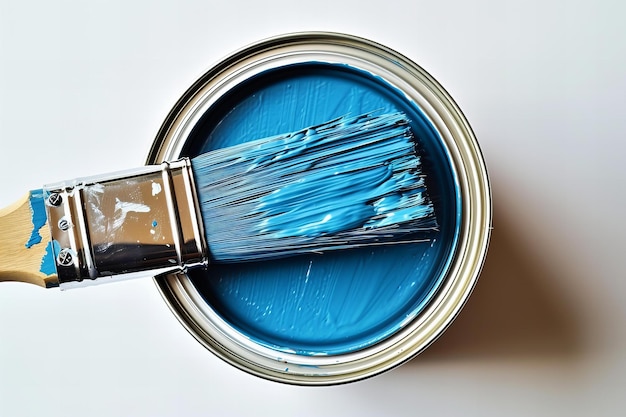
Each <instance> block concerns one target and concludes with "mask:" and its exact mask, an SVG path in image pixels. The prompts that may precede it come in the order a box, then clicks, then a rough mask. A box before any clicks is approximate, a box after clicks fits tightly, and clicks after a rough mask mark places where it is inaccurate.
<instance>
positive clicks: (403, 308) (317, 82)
mask: <svg viewBox="0 0 626 417" xmlns="http://www.w3.org/2000/svg"><path fill="white" fill-rule="evenodd" d="M370 111H380V112H383V113H387V112H394V111H402V112H404V113H406V114H407V116H408V118H409V120H411V129H412V131H413V132H414V134H415V136H416V137H417V139H418V142H419V144H420V151H421V152H420V154H421V156H422V159H421V163H422V166H423V169H424V172H425V173H426V175H427V180H426V181H427V184H426V185H427V188H428V192H429V195H430V196H431V198H432V200H433V204H434V207H435V213H436V216H437V221H438V224H439V230H438V231H434V232H428V233H426V234H425V236H424V237H427V238H429V239H430V242H429V243H412V244H401V245H388V246H380V247H370V248H362V249H351V250H347V251H334V252H328V253H325V254H323V255H302V256H297V257H294V258H289V259H282V260H273V261H265V262H250V263H245V264H224V265H212V266H211V267H210V268H209V269H208V270H207V271H202V270H200V271H192V272H191V273H190V277H191V279H192V280H193V282H194V285H195V286H196V287H197V288H198V290H199V291H200V292H201V294H203V296H204V297H205V300H206V302H207V303H208V304H209V305H210V306H211V307H212V308H213V309H214V310H215V311H216V312H217V313H218V314H219V315H220V316H221V317H222V318H224V320H226V321H227V322H229V323H230V324H231V326H233V327H234V328H236V329H237V330H238V331H239V332H241V333H242V334H244V335H245V336H247V337H249V338H250V339H253V340H255V341H257V342H258V343H259V344H262V345H265V346H268V347H271V348H274V349H277V350H282V351H285V352H294V351H295V352H297V353H299V354H303V355H324V354H341V353H346V352H352V351H355V350H358V349H360V348H363V347H366V346H370V345H372V344H373V343H376V342H378V341H380V340H383V339H385V338H386V337H388V336H389V335H391V334H393V333H394V332H396V331H397V330H398V329H399V328H401V327H402V326H403V325H404V323H406V322H407V321H408V320H410V319H411V318H413V317H415V316H416V315H417V314H419V312H420V311H421V310H422V309H423V307H424V305H426V304H427V303H428V301H429V299H430V298H431V297H432V295H433V294H434V293H435V292H436V290H437V288H438V285H439V283H440V281H441V277H442V276H443V273H445V271H446V269H447V268H448V265H449V263H450V261H451V259H452V254H453V252H454V247H455V244H456V239H457V235H458V231H459V224H460V216H461V213H460V208H459V205H458V204H457V201H458V200H459V198H460V197H459V190H458V187H457V186H456V182H455V177H454V174H453V172H452V170H451V168H450V161H449V158H448V155H447V153H446V151H445V149H444V147H443V146H442V145H441V140H440V138H439V136H438V134H437V132H436V131H435V129H434V128H433V127H432V125H431V123H430V122H429V121H428V120H427V118H426V117H425V116H424V114H423V113H422V112H421V111H420V109H419V108H418V107H417V106H416V105H415V103H412V102H410V101H408V100H407V99H406V97H405V96H404V95H403V94H402V92H398V91H396V90H395V89H394V88H392V87H391V86H389V85H387V84H385V83H384V82H383V81H382V80H380V79H378V78H375V77H372V76H371V75H369V74H365V73H362V72H360V71H358V70H354V69H351V68H349V67H346V66H336V65H327V64H316V63H311V64H305V65H298V66H291V67H286V68H284V69H280V70H274V71H272V72H269V73H266V74H261V75H260V76H258V77H256V78H255V79H253V80H250V81H249V82H246V83H245V84H243V85H241V86H239V87H237V88H236V89H234V90H233V91H232V93H230V94H229V95H228V96H227V97H224V98H223V99H222V100H220V101H219V102H217V103H216V104H215V105H214V106H212V108H211V110H210V111H209V112H208V113H207V114H206V115H205V116H204V118H203V120H202V121H201V122H199V123H198V125H197V127H196V129H195V131H194V132H193V134H192V139H190V141H189V143H188V145H189V146H188V149H186V151H185V153H186V154H187V155H191V156H193V155H198V154H200V153H203V152H206V151H210V150H214V149H218V148H224V147H228V146H233V145H236V144H240V143H243V142H249V141H251V140H254V139H258V138H260V137H268V136H273V135H278V134H281V133H284V132H292V131H297V130H300V129H303V128H304V127H307V126H311V125H316V124H320V123H323V122H325V121H328V120H332V119H334V118H337V117H340V116H343V115H345V114H353V115H356V114H363V113H367V112H370Z"/></svg>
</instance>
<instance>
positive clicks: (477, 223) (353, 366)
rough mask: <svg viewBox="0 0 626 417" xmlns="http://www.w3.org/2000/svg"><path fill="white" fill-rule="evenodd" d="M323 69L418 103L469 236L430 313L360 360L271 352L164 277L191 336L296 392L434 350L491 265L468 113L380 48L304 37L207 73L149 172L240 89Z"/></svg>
mask: <svg viewBox="0 0 626 417" xmlns="http://www.w3.org/2000/svg"><path fill="white" fill-rule="evenodd" d="M303 60H308V61H311V60H321V61H324V62H334V63H346V64H349V65H353V66H356V67H358V68H361V69H364V70H366V71H368V72H371V73H372V74H374V75H375V76H378V77H383V78H385V80H386V81H388V82H389V83H391V84H392V85H394V86H395V87H396V88H399V89H400V90H402V91H403V92H404V93H405V94H407V95H408V96H410V99H411V100H414V101H415V102H416V103H417V104H418V105H419V106H420V107H421V108H422V110H424V111H425V112H426V114H427V115H428V116H429V118H430V119H431V121H432V123H433V124H434V125H435V127H436V129H437V130H438V132H439V134H440V135H441V137H442V140H443V142H445V143H444V145H445V147H446V149H447V152H448V155H449V158H450V163H451V165H452V168H453V170H454V172H455V175H456V181H457V186H458V192H459V193H460V195H461V202H462V208H461V210H460V213H461V217H462V218H461V221H460V223H461V227H460V231H459V236H458V242H457V246H456V248H455V252H454V256H453V257H452V259H451V262H450V265H449V267H448V269H447V273H446V276H445V277H444V279H443V282H442V284H441V287H440V288H439V290H438V291H437V293H436V295H435V296H434V297H433V298H432V299H431V300H430V301H429V304H428V305H427V306H426V308H425V309H424V310H423V311H422V312H421V313H420V314H419V315H418V316H417V317H413V318H410V320H408V321H407V324H406V325H405V326H404V327H403V328H402V329H400V330H399V331H398V332H397V333H396V334H394V335H393V336H392V337H389V338H388V339H385V340H383V341H381V342H379V343H376V344H375V345H374V346H371V347H367V348H365V349H362V350H359V351H357V352H351V353H346V354H342V355H333V356H330V357H328V356H327V357H316V356H311V357H308V356H302V355H296V354H289V353H286V354H285V353H280V354H278V353H277V352H274V351H272V350H271V349H268V348H266V347H262V346H256V345H255V344H254V343H252V342H249V341H246V340H245V338H241V337H239V336H238V335H237V334H236V332H232V331H231V330H230V329H229V326H228V324H227V323H224V322H223V320H221V318H220V317H219V316H218V315H216V314H214V313H213V312H212V311H211V310H210V309H207V308H206V306H204V305H203V304H204V302H203V299H202V296H201V295H200V294H199V293H198V292H197V290H196V289H195V287H194V285H193V283H192V282H191V281H190V279H189V278H188V277H187V276H186V275H184V274H179V275H169V276H166V277H157V278H155V282H156V284H157V287H158V288H159V290H160V292H161V294H162V296H163V298H164V299H165V300H166V302H167V304H168V305H169V307H170V308H171V310H172V311H173V312H174V314H175V315H176V317H177V318H178V319H179V320H180V322H181V323H182V324H183V325H184V326H185V328H186V329H187V330H188V331H189V332H190V333H191V334H192V335H193V336H194V337H195V338H196V339H197V340H198V341H199V342H200V343H202V344H203V345H204V346H205V347H206V348H207V349H209V350H210V351H211V352H213V353H214V354H216V355H217V356H218V357H220V358H221V359H223V360H225V361H226V362H228V363H230V364H232V365H234V366H235V367H237V368H239V369H242V370H243V371H246V372H248V373H251V374H254V375H257V376H259V377H262V378H265V379H269V380H274V381H278V382H283V383H291V384H296V385H331V384H339V383H346V382H351V381H356V380H360V379H363V378H367V377H370V376H373V375H376V374H379V373H381V372H384V371H387V370H389V369H391V368H394V367H395V366H398V365H400V364H402V363H404V362H406V361H408V360H410V359H411V358H412V357H414V356H415V355H417V354H419V353H420V352H422V351H423V350H424V349H425V348H426V347H428V346H429V345H430V344H431V343H432V342H433V341H434V340H435V339H436V338H437V337H438V336H440V335H441V334H442V333H443V331H444V330H445V329H446V328H447V327H448V325H449V324H450V323H451V322H452V321H453V320H454V318H455V317H456V315H457V314H458V313H459V311H460V310H461V308H462V307H463V305H464V304H465V302H466V301H467V299H468V297H469V295H470V293H471V291H472V289H473V288H474V285H475V283H476V280H477V279H478V276H479V274H480V270H481V268H482V265H483V262H484V259H485V257H486V252H487V247H488V243H489V237H490V232H491V219H492V204H491V191H490V185H489V180H488V175H487V170H486V166H485V162H484V160H483V157H482V153H481V151H480V147H479V145H478V142H477V140H476V138H475V136H474V134H473V132H472V129H471V127H470V125H469V123H468V122H467V120H466V118H465V117H464V115H463V113H462V112H461V110H460V109H459V107H458V106H457V105H456V103H455V102H454V100H453V99H452V98H451V96H450V95H449V94H448V93H447V92H446V91H445V90H444V89H443V87H442V86H441V85H440V84H439V83H438V82H437V81H436V80H435V79H434V78H433V77H432V76H430V74H428V73H427V72H426V71H425V70H423V69H422V68H421V67H420V66H418V65H417V64H415V63H413V62H412V61H411V60H409V59H407V58H406V57H404V56H402V55H401V54H399V53H397V52H395V51H393V50H391V49H389V48H387V47H384V46H382V45H379V44H377V43H375V42H372V41H369V40H366V39H363V38H358V37H354V36H351V35H345V34H337V33H326V32H306V33H295V34H287V35H281V36H277V37H273V38H270V39H267V40H264V41H261V42H258V43H255V44H253V45H251V46H248V47H245V48H243V49H241V50H239V51H237V52H235V53H233V54H232V55H230V56H228V57H227V58H225V59H223V60H222V61H220V62H219V63H218V64H216V65H215V66H213V67H212V68H211V69H209V70H208V71H207V72H206V73H205V74H204V75H203V76H201V77H200V78H199V79H198V80H197V81H196V82H195V83H194V84H193V85H192V86H191V87H190V88H189V89H188V90H187V92H185V94H184V95H183V96H182V97H181V98H180V100H179V101H178V102H177V103H176V105H175V106H174V107H173V109H172V110H171V112H170V114H169V115H168V116H167V118H166V119H165V121H164V123H163V125H162V127H161V129H160V131H159V132H158V134H157V136H156V138H155V141H154V142H153V146H152V148H151V150H150V152H149V156H148V159H147V163H158V162H161V161H163V160H171V159H175V158H177V157H179V156H180V153H181V152H182V149H183V147H184V145H185V142H186V140H187V138H188V137H189V135H190V132H191V130H192V129H193V128H194V126H195V124H196V123H197V122H198V120H199V119H200V118H201V117H202V115H203V113H204V112H205V111H206V110H207V109H208V108H210V107H211V106H212V105H213V104H214V103H215V102H216V101H217V100H218V99H219V98H220V97H221V96H222V95H223V94H225V93H226V92H228V91H229V90H230V89H231V88H232V87H233V86H236V85H237V84H239V83H240V82H242V80H245V79H248V78H249V77H252V76H254V75H256V74H260V73H262V72H264V71H267V70H268V69H272V68H275V67H277V66H283V65H288V64H292V63H298V62H302V61H303Z"/></svg>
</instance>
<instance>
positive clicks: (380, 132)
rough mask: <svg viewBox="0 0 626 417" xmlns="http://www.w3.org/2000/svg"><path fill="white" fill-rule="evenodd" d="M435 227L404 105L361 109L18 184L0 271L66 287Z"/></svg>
mask: <svg viewBox="0 0 626 417" xmlns="http://www.w3.org/2000/svg"><path fill="white" fill-rule="evenodd" d="M436 227H437V222H436V219H435V214H434V209H433V205H432V202H431V201H430V199H429V197H428V195H427V191H426V185H425V181H424V175H423V173H422V170H421V162H420V157H419V155H418V152H417V144H416V139H415V137H414V135H413V134H412V131H411V128H410V125H409V121H408V120H407V118H406V115H404V114H403V113H400V112H395V113H384V114H364V115H360V116H356V117H340V118H337V119H334V120H331V121H328V122H326V123H323V124H320V125H317V126H312V127H309V128H305V129H302V130H300V131H297V132H292V133H288V134H284V135H279V136H274V137H270V138H264V139H259V140H255V141H251V142H247V143H243V144H241V145H237V146H233V147H229V148H224V149H218V150H215V151H211V152H208V153H205V154H202V155H199V156H197V157H194V158H192V159H189V158H183V159H181V160H178V161H173V162H165V163H163V164H161V165H155V166H146V167H141V168H137V169H134V170H129V171H125V172H118V173H113V174H107V175H100V176H97V177H90V178H81V179H76V180H72V181H66V182H61V183H56V184H51V185H48V186H46V187H44V188H43V189H40V190H35V191H31V192H30V193H29V194H28V195H27V196H25V197H24V198H23V199H22V200H21V201H19V202H17V203H16V204H14V205H13V206H11V207H8V208H5V209H3V210H0V248H2V249H1V250H0V280H2V281H22V282H28V283H33V284H37V285H40V286H44V287H56V286H61V288H70V287H73V286H81V285H86V284H90V283H100V282H108V281H112V280H117V279H120V278H129V277H134V276H157V275H160V274H166V273H174V272H180V271H185V270H186V269H187V268H192V267H202V266H205V267H206V266H207V265H209V264H210V263H218V262H219V263H237V262H248V261H263V260H267V259H276V258H281V257H286V256H295V255H301V254H307V253H322V252H326V251H330V250H346V249H352V248H357V247H363V246H368V245H381V244H393V243H400V242H411V241H415V240H416V237H415V236H416V233H418V232H422V231H427V230H433V229H435V228H436Z"/></svg>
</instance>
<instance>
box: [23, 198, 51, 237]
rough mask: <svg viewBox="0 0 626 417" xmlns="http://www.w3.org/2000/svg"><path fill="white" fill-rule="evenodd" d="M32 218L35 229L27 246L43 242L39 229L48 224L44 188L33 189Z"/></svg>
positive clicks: (30, 199)
mask: <svg viewBox="0 0 626 417" xmlns="http://www.w3.org/2000/svg"><path fill="white" fill-rule="evenodd" d="M29 204H30V212H31V216H32V217H31V220H32V223H33V231H32V232H31V234H30V239H28V242H26V245H25V246H26V247H27V248H31V247H33V246H34V245H36V244H38V243H41V240H42V237H41V235H40V234H39V230H41V228H42V227H44V226H45V225H46V222H47V221H48V217H47V216H46V205H45V199H44V191H43V190H32V191H31V192H30V198H29Z"/></svg>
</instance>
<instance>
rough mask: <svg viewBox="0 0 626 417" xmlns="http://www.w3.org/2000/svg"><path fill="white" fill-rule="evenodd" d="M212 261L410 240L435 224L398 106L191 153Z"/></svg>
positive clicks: (260, 257)
mask: <svg viewBox="0 0 626 417" xmlns="http://www.w3.org/2000/svg"><path fill="white" fill-rule="evenodd" d="M192 166H193V171H194V176H195V179H196V186H197V190H198V197H199V201H200V208H201V212H202V218H203V221H204V227H205V232H206V239H207V242H208V245H209V252H210V255H211V258H212V259H213V260H214V261H217V262H242V261H254V260H263V259H271V258H278V257H284V256H291V255H298V254H303V253H310V252H324V251H328V250H334V249H350V248H355V247H362V246H365V245H379V244H383V243H390V242H402V241H407V240H414V239H415V233H416V232H420V231H425V230H432V229H435V228H436V227H437V222H436V220H435V215H434V210H433V205H432V203H431V201H430V199H429V198H428V196H427V193H426V186H425V183H424V177H423V174H422V172H421V165H420V157H419V156H418V155H417V153H416V144H415V138H414V137H413V134H412V132H411V129H410V126H409V122H408V120H407V119H406V116H405V115H404V114H403V113H400V112H396V113H388V114H381V115H371V114H365V115H361V116H357V117H341V118H338V119H335V120H332V121H329V122H327V123H324V124H321V125H318V126H314V127H310V128H306V129H303V130H300V131H298V132H294V133H289V134H285V135H280V136H275V137H271V138H266V139H260V140H256V141H252V142H247V143H244V144H241V145H237V146H234V147H230V148H225V149H219V150H216V151H212V152H209V153H206V154H203V155H200V156H198V157H196V158H194V159H193V160H192Z"/></svg>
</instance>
